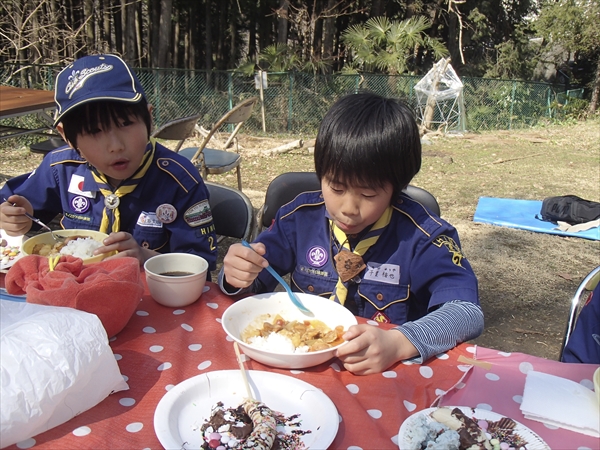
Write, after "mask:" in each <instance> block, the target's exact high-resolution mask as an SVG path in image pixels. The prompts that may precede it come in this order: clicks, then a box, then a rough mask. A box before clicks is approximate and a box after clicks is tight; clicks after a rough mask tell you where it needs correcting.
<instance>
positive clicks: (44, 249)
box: [21, 230, 117, 264]
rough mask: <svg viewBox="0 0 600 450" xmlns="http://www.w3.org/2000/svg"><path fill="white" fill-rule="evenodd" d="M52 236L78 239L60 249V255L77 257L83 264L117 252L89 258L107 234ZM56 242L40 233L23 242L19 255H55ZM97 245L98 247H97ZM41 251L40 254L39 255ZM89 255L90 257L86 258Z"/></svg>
mask: <svg viewBox="0 0 600 450" xmlns="http://www.w3.org/2000/svg"><path fill="white" fill-rule="evenodd" d="M54 234H57V235H59V236H62V237H65V238H73V237H75V236H78V237H80V239H70V240H68V241H70V242H67V243H66V245H65V247H63V248H62V249H60V253H61V254H65V255H68V254H70V255H72V256H77V257H79V258H81V259H83V263H84V264H94V263H98V262H100V261H102V260H103V259H105V258H108V257H109V256H112V255H115V254H116V253H117V252H111V253H104V254H102V255H97V256H91V254H92V253H91V252H93V250H94V249H95V248H97V247H99V246H100V245H102V241H103V240H104V239H105V238H106V237H108V234H106V233H101V232H99V231H94V230H56V231H55V232H54ZM86 238H92V239H93V241H89V240H87V239H86ZM56 244H57V242H56V241H55V240H54V239H53V238H52V235H51V234H50V233H42V234H38V235H37V236H33V237H31V238H29V239H27V240H26V241H25V242H23V245H22V246H21V253H23V254H24V255H36V254H41V255H42V256H51V255H55V254H56V253H57V251H58V249H57V248H56ZM98 244H99V245H98ZM40 251H41V253H40ZM88 255H90V256H88Z"/></svg>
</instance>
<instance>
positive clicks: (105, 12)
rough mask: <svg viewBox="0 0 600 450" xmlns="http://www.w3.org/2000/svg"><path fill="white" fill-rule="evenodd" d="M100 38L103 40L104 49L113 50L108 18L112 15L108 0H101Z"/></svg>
mask: <svg viewBox="0 0 600 450" xmlns="http://www.w3.org/2000/svg"><path fill="white" fill-rule="evenodd" d="M102 3H103V5H102V6H101V11H102V40H103V41H104V42H105V49H106V51H107V52H111V51H114V48H113V40H112V33H111V28H110V18H111V16H112V14H111V11H112V7H111V4H110V2H104V1H103V2H102Z"/></svg>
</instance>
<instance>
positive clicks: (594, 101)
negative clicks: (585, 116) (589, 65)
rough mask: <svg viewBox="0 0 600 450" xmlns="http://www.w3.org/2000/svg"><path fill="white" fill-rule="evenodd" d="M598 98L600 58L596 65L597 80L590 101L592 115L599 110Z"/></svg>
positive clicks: (599, 90)
mask: <svg viewBox="0 0 600 450" xmlns="http://www.w3.org/2000/svg"><path fill="white" fill-rule="evenodd" d="M598 97H600V58H598V63H597V65H596V79H595V80H594V89H593V91H592V99H591V100H590V109H589V111H590V114H594V113H595V112H596V109H597V108H598Z"/></svg>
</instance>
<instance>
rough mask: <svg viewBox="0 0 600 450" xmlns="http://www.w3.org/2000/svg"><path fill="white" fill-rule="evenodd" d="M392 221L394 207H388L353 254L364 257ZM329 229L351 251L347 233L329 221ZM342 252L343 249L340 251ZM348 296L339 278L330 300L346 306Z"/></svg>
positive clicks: (346, 289)
mask: <svg viewBox="0 0 600 450" xmlns="http://www.w3.org/2000/svg"><path fill="white" fill-rule="evenodd" d="M391 219H392V207H391V206H388V207H387V209H386V210H385V211H384V212H383V214H382V215H381V217H380V218H379V219H378V220H377V222H375V224H374V225H373V226H372V227H371V229H370V230H369V231H368V232H367V234H365V236H364V237H363V238H362V239H361V240H360V242H359V243H358V244H357V245H356V247H355V248H354V250H353V251H352V253H355V254H357V255H360V256H363V255H364V254H365V253H366V252H367V250H369V248H371V246H373V245H375V243H376V242H377V240H378V239H379V236H381V233H383V230H384V229H385V227H387V226H388V224H389V223H390V220H391ZM329 227H330V228H331V229H332V230H333V235H334V236H335V238H336V239H337V241H338V242H342V246H343V247H344V248H346V249H348V250H350V244H349V242H348V237H347V236H346V233H344V232H343V231H342V230H340V229H339V228H338V227H336V226H335V224H334V223H333V221H332V220H331V219H329ZM340 250H341V249H340ZM347 295H348V288H347V287H346V285H345V284H344V283H343V282H342V279H341V278H338V281H337V284H336V285H335V291H334V293H333V295H332V296H331V297H330V298H329V299H330V300H335V299H336V298H337V300H338V301H339V302H340V304H342V305H343V304H344V303H345V302H346V296H347Z"/></svg>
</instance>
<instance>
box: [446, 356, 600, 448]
mask: <svg viewBox="0 0 600 450" xmlns="http://www.w3.org/2000/svg"><path fill="white" fill-rule="evenodd" d="M477 359H478V364H477V365H475V366H474V367H473V368H472V370H471V371H469V374H468V375H467V376H466V377H465V379H464V380H463V382H461V383H459V384H458V385H457V387H456V389H453V390H452V391H450V392H449V393H448V394H447V395H445V396H444V397H443V398H442V399H441V401H440V405H441V406H452V405H456V406H458V405H466V406H471V407H474V408H482V409H486V410H489V411H494V412H496V413H498V414H502V415H504V416H507V417H511V418H513V419H514V420H516V421H517V422H521V423H522V424H523V425H525V426H526V427H528V428H530V429H532V430H533V431H535V432H536V433H537V434H538V435H539V436H540V437H541V438H542V439H543V440H544V441H545V442H546V443H547V444H548V445H549V446H550V448H552V449H564V450H571V449H577V450H590V449H600V439H598V438H594V437H591V436H586V435H584V434H581V433H575V432H572V431H567V430H564V429H562V428H557V427H555V426H549V425H545V424H543V423H541V422H537V421H535V420H529V419H526V418H525V417H524V416H523V413H522V412H521V410H520V409H519V407H520V404H521V401H522V400H523V389H524V387H525V378H526V376H527V372H529V371H530V370H535V371H537V372H544V373H548V374H551V375H556V376H558V377H563V378H567V379H569V380H571V381H575V382H577V383H581V384H582V385H584V386H585V387H587V388H589V389H592V390H593V389H594V382H593V378H592V377H593V375H594V371H595V370H596V369H597V368H598V365H595V364H566V363H561V362H558V361H551V360H548V359H543V358H537V357H535V356H531V355H526V354H523V353H505V352H500V351H498V350H492V349H489V348H484V347H477Z"/></svg>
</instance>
